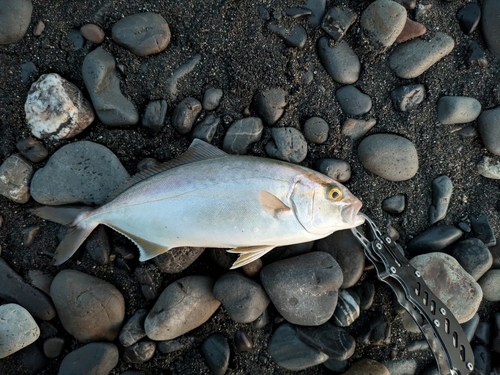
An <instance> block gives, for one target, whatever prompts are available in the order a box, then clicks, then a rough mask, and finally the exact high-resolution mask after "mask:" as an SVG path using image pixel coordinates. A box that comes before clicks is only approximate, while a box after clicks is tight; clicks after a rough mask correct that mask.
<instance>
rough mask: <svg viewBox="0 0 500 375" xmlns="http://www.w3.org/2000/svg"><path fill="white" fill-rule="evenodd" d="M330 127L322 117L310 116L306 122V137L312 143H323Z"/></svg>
mask: <svg viewBox="0 0 500 375" xmlns="http://www.w3.org/2000/svg"><path fill="white" fill-rule="evenodd" d="M329 130H330V127H329V125H328V123H327V122H326V121H325V120H323V119H322V118H321V117H310V118H309V119H307V121H306V122H305V124H304V137H305V138H306V139H307V140H308V141H309V142H312V143H317V144H322V143H325V142H326V140H327V138H328V131H329Z"/></svg>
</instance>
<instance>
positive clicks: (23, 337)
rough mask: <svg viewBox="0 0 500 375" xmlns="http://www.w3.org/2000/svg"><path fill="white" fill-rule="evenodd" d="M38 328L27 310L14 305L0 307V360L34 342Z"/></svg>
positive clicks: (38, 332)
mask: <svg viewBox="0 0 500 375" xmlns="http://www.w3.org/2000/svg"><path fill="white" fill-rule="evenodd" d="M39 336H40V328H38V325H37V324H36V322H35V319H33V317H32V316H31V315H30V313H29V312H28V310H26V309H25V308H24V307H22V306H19V305H17V304H15V303H7V304H5V305H1V306H0V358H5V357H8V356H9V355H11V354H12V353H15V352H17V351H19V350H21V349H22V348H24V347H26V346H28V345H30V344H32V343H33V342H35V341H36V340H37V339H38V337H39Z"/></svg>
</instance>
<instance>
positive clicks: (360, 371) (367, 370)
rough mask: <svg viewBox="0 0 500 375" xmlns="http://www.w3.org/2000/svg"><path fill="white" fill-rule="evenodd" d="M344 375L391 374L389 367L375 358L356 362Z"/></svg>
mask: <svg viewBox="0 0 500 375" xmlns="http://www.w3.org/2000/svg"><path fill="white" fill-rule="evenodd" d="M344 375H391V373H390V372H389V370H388V369H387V367H385V366H384V365H383V364H381V363H380V362H377V361H374V360H373V359H362V360H360V361H358V362H355V363H354V364H353V365H352V366H351V367H349V370H347V371H346V372H344Z"/></svg>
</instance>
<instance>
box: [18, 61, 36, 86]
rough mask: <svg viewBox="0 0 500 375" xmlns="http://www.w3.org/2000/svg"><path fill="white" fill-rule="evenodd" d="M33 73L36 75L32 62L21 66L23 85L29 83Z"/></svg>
mask: <svg viewBox="0 0 500 375" xmlns="http://www.w3.org/2000/svg"><path fill="white" fill-rule="evenodd" d="M35 73H38V69H37V67H36V65H35V64H33V62H32V61H28V62H25V63H24V64H21V81H22V82H23V83H26V82H29V81H30V80H31V77H32V76H33V75H34V74H35Z"/></svg>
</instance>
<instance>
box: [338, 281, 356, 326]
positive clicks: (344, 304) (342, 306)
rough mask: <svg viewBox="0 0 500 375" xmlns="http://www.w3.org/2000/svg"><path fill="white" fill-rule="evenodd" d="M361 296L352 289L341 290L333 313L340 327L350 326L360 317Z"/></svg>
mask: <svg viewBox="0 0 500 375" xmlns="http://www.w3.org/2000/svg"><path fill="white" fill-rule="evenodd" d="M359 313H360V308H359V296H358V294H357V293H356V291H354V290H351V289H341V290H339V299H338V301H337V307H336V308H335V312H334V313H333V321H334V322H335V324H337V325H338V326H340V327H348V326H350V325H351V324H352V323H354V321H355V320H356V319H358V318H359Z"/></svg>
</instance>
